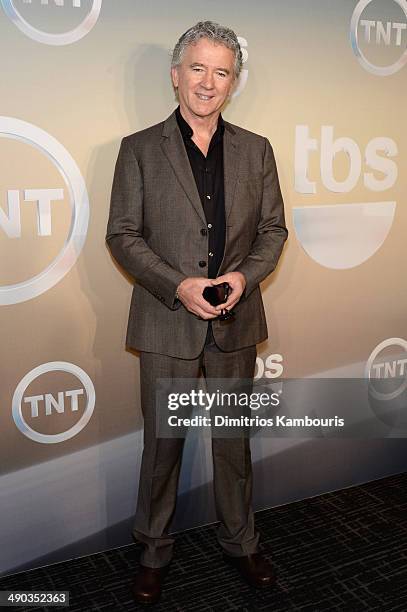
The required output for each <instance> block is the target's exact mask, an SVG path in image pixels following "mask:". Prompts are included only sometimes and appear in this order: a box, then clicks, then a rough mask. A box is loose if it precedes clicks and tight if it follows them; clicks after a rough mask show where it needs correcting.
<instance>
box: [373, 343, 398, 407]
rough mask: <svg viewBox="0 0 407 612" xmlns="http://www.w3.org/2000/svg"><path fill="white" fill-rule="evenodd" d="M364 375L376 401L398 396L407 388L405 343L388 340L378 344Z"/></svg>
mask: <svg viewBox="0 0 407 612" xmlns="http://www.w3.org/2000/svg"><path fill="white" fill-rule="evenodd" d="M365 375H366V378H368V379H369V380H370V381H371V383H372V391H373V394H374V395H375V396H376V397H377V398H378V399H393V398H394V397H397V396H398V395H400V394H401V393H402V392H403V391H404V390H405V389H406V388H407V341H406V340H403V339H402V338H388V339H387V340H383V342H380V344H379V345H378V346H376V348H375V349H374V350H373V351H372V353H371V355H370V357H369V359H368V361H367V364H366V371H365ZM381 383H382V384H381Z"/></svg>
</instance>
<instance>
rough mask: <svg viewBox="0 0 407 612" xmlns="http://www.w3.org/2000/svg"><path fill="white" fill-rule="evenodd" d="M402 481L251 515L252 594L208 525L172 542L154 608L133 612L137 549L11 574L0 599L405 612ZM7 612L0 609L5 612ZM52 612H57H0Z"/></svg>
mask: <svg viewBox="0 0 407 612" xmlns="http://www.w3.org/2000/svg"><path fill="white" fill-rule="evenodd" d="M406 487H407V474H398V475H395V476H391V477H389V478H384V479H381V480H377V481H375V482H371V483H367V484H364V485H362V486H357V487H352V488H350V489H345V490H342V491H336V492H333V493H327V494H325V495H321V496H319V497H314V498H312V499H306V500H303V501H300V502H296V503H292V504H288V505H286V506H280V507H278V508H272V509H269V510H263V511H261V512H257V513H256V525H257V528H258V529H259V531H260V533H261V536H262V540H261V541H262V544H261V549H262V552H263V554H264V555H265V556H266V557H268V558H270V559H271V560H272V561H273V563H274V566H275V569H276V575H277V582H276V585H275V586H274V587H273V588H271V589H266V590H263V591H258V590H254V589H252V588H250V587H249V586H246V585H245V584H244V583H242V582H241V581H240V579H239V577H238V575H237V574H236V573H235V570H234V569H233V568H229V567H227V566H225V565H224V563H223V561H222V556H221V552H220V550H219V547H218V545H217V541H216V524H215V525H209V526H205V527H200V528H196V529H191V530H189V531H186V532H183V533H179V534H177V544H176V549H175V558H174V561H173V563H172V565H171V569H170V572H169V574H168V577H167V581H166V585H165V591H164V593H163V596H162V600H161V602H160V603H159V604H157V605H155V606H150V607H147V606H137V605H136V604H135V603H134V602H133V600H132V596H131V592H130V589H129V587H130V584H131V581H132V577H133V575H134V572H135V570H136V569H137V565H138V561H137V560H138V556H139V553H140V547H139V545H136V544H134V545H130V546H125V547H122V548H119V549H115V550H111V551H108V552H104V553H98V554H94V555H91V556H89V557H83V558H79V559H74V560H72V561H67V562H64V563H58V564H55V565H51V566H47V567H43V568H40V569H36V570H31V571H28V572H24V573H19V574H13V575H12V576H6V577H4V578H2V579H0V590H16V589H19V590H26V591H32V590H42V591H44V590H48V589H50V590H51V589H54V590H67V591H69V592H70V606H69V608H63V609H66V610H70V611H71V612H76V611H84V612H91V611H92V612H93V611H95V612H96V611H98V610H109V611H111V612H115V611H116V610H117V611H118V612H119V611H121V610H145V609H150V610H157V611H158V610H159V611H165V612H171V611H184V610H185V611H190V610H191V611H192V610H193V611H201V610H208V611H210V610H215V611H217V610H219V611H221V612H225V611H227V610H241V611H246V610H247V611H252V610H253V611H255V610H273V611H276V612H277V611H280V610H302V611H307V610H309V611H312V612H315V611H319V610H344V611H345V610H346V611H359V610H380V611H386V610H400V611H406V610H407V494H406ZM4 609H6V608H4ZM8 609H9V610H12V609H15V610H20V611H25V610H27V611H28V610H49V611H52V610H57V609H58V608H55V607H49V608H44V607H31V606H30V607H24V608H23V607H19V608H8Z"/></svg>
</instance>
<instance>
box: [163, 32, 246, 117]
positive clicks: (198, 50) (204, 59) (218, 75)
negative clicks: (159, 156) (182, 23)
mask: <svg viewBox="0 0 407 612" xmlns="http://www.w3.org/2000/svg"><path fill="white" fill-rule="evenodd" d="M234 65H235V56H234V53H233V51H232V50H231V49H228V48H227V47H225V45H222V44H219V43H213V42H212V41H210V40H208V39H207V38H201V39H200V40H199V41H198V42H197V43H196V44H190V45H188V47H187V48H186V49H185V52H184V56H183V58H182V62H181V64H180V65H179V66H177V67H176V68H172V69H171V76H172V82H173V85H174V87H178V98H179V103H180V107H181V110H182V111H183V115H184V117H185V118H186V119H188V117H191V115H192V116H193V117H209V116H213V115H217V114H219V113H220V111H221V108H222V106H223V104H224V102H225V100H226V98H227V97H228V96H229V95H230V93H231V92H232V90H233V86H234V84H235V76H234V74H235V73H234Z"/></svg>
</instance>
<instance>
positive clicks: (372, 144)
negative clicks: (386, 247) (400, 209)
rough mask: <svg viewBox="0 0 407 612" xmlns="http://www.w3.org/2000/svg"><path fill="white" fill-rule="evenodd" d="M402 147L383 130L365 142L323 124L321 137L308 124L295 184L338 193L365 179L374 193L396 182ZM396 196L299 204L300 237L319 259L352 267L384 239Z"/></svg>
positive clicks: (302, 132) (298, 137) (302, 130)
mask: <svg viewBox="0 0 407 612" xmlns="http://www.w3.org/2000/svg"><path fill="white" fill-rule="evenodd" d="M397 155H398V147H397V144H396V142H395V141H394V140H393V139H392V138H388V137H385V136H378V137H375V138H372V139H371V140H370V141H369V142H367V143H366V144H365V145H364V147H363V148H362V147H360V145H359V144H358V143H357V142H356V141H355V140H354V139H353V138H349V137H348V136H343V135H340V136H339V135H337V134H335V131H334V127H333V126H322V128H321V132H320V135H319V138H318V137H315V135H311V133H310V128H309V126H307V125H299V126H297V127H296V132H295V189H296V191H297V192H298V193H301V194H316V193H317V191H318V179H319V181H320V182H319V184H320V185H321V183H322V186H323V187H324V188H325V189H327V190H328V191H331V192H333V193H338V194H349V193H351V192H352V191H353V190H354V189H355V188H356V187H357V186H358V185H359V184H360V183H363V186H364V187H365V188H366V189H367V190H368V191H370V192H372V193H383V192H386V191H388V190H390V189H391V188H392V187H394V185H395V184H396V181H397V177H398V167H397V163H396V161H395V158H396V157H397ZM395 208H396V202H395V201H393V200H387V199H386V200H382V201H377V200H376V199H375V201H367V202H358V203H355V202H352V200H351V201H350V202H349V201H348V202H345V203H344V202H342V203H340V204H325V203H324V204H318V205H315V206H301V207H294V209H293V215H294V227H295V231H296V234H297V238H298V240H299V241H300V243H301V245H302V247H303V248H304V250H305V251H306V252H307V254H308V255H309V256H310V257H312V259H314V260H315V261H316V262H318V263H319V264H321V265H323V266H325V267H327V268H334V269H346V268H352V267H355V266H358V265H360V264H361V263H363V262H364V261H367V260H368V259H369V258H370V257H371V256H372V255H373V254H374V253H375V252H376V251H377V250H378V249H379V248H380V247H381V245H382V244H383V242H384V241H385V239H386V237H387V235H388V232H389V231H390V228H391V226H392V223H393V218H394V213H395Z"/></svg>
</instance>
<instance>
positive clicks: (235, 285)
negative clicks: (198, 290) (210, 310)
mask: <svg viewBox="0 0 407 612" xmlns="http://www.w3.org/2000/svg"><path fill="white" fill-rule="evenodd" d="M220 283H229V285H230V288H231V290H232V291H231V292H230V294H229V297H228V299H227V301H226V302H225V303H224V304H219V306H216V307H215V310H216V311H217V314H218V315H220V314H221V311H222V310H225V309H226V310H232V309H233V307H234V306H236V304H237V303H238V301H239V300H240V298H241V296H242V293H243V291H244V290H245V287H246V279H245V276H244V274H242V273H241V272H228V273H227V274H223V275H222V276H218V278H217V279H216V280H215V281H214V282H213V283H212V284H213V285H219V284H220Z"/></svg>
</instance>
